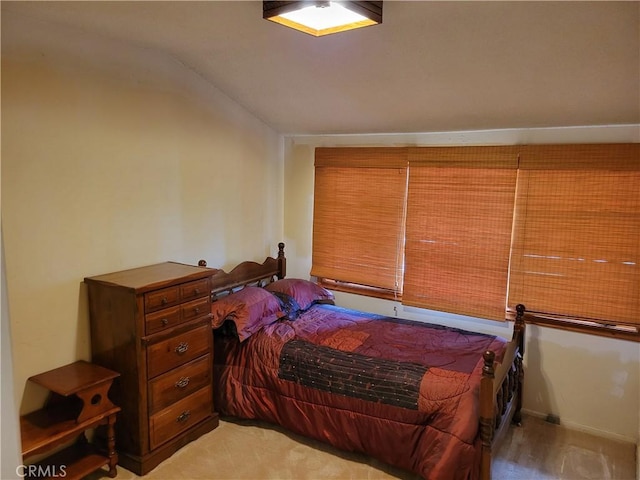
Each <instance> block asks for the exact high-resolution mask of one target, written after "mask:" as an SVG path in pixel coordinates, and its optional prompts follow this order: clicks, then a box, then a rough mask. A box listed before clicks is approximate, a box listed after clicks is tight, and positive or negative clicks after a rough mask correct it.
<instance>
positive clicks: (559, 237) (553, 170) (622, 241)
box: [311, 144, 640, 341]
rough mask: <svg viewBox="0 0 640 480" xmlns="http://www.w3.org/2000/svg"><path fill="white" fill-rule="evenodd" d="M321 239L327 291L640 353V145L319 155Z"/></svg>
mask: <svg viewBox="0 0 640 480" xmlns="http://www.w3.org/2000/svg"><path fill="white" fill-rule="evenodd" d="M407 165H408V167H407ZM313 227H314V232H313V267H312V272H311V273H312V275H315V276H317V277H319V278H320V280H321V282H322V283H324V284H325V285H327V286H329V287H330V288H334V289H339V290H346V291H357V292H358V293H365V294H368V295H373V296H378V297H383V298H396V299H402V302H403V303H404V304H406V305H412V306H418V307H422V308H429V309H435V310H442V311H447V312H452V313H458V314H463V315H471V316H476V317H480V318H490V319H496V320H503V319H504V318H505V313H506V314H507V316H508V314H509V311H510V308H509V306H511V307H514V306H515V305H516V304H518V303H522V304H524V305H526V307H527V318H528V320H529V321H533V322H536V323H541V324H545V325H550V326H555V327H561V328H565V329H569V330H577V331H588V332H593V333H597V334H600V335H610V336H616V337H621V338H627V339H631V340H635V341H640V315H639V313H638V312H640V144H588V145H530V146H503V147H416V148H318V149H316V186H315V203H314V223H313ZM507 301H508V302H507ZM505 310H506V312H505Z"/></svg>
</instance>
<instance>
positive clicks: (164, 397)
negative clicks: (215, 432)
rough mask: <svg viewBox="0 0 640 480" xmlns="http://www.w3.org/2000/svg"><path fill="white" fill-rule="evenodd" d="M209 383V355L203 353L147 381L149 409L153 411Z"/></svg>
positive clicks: (171, 403)
mask: <svg viewBox="0 0 640 480" xmlns="http://www.w3.org/2000/svg"><path fill="white" fill-rule="evenodd" d="M210 384H211V355H205V356H204V357H200V358H198V359H196V360H193V361H192V362H189V363H187V364H185V365H183V366H181V367H178V368H175V369H173V370H171V371H170V372H167V373H165V374H164V375H160V376H159V377H157V378H154V379H153V380H151V381H150V382H149V410H150V412H151V413H155V412H157V411H159V410H162V409H163V408H165V407H168V406H169V405H173V404H174V403H176V402H177V401H178V400H180V399H182V398H184V397H186V396H187V395H190V394H191V393H193V392H195V391H196V390H199V389H200V388H202V387H205V386H207V385H210Z"/></svg>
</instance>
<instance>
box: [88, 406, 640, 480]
mask: <svg viewBox="0 0 640 480" xmlns="http://www.w3.org/2000/svg"><path fill="white" fill-rule="evenodd" d="M635 472H636V467H635V445H633V444H632V443H623V442H616V441H612V440H607V439H602V438H600V437H595V436H593V435H588V434H585V433H580V432H573V431H570V430H567V429H565V428H563V427H559V426H556V425H551V424H548V423H546V422H543V421H542V420H540V419H537V418H532V417H525V421H524V425H523V427H514V428H511V429H510V430H509V435H508V436H507V437H506V438H505V441H504V443H503V445H502V447H501V449H500V451H499V452H498V454H497V455H495V459H494V465H493V478H494V479H496V480H552V479H553V480H555V479H559V480H579V479H590V480H635ZM105 473H106V472H105ZM89 478H90V480H97V479H99V478H102V479H104V478H107V477H106V475H105V474H95V475H92V476H90V477H89ZM117 478H118V479H121V480H130V479H137V478H140V477H138V476H137V475H135V474H133V473H131V472H130V471H128V470H125V469H124V468H122V467H120V466H119V467H118V477H117ZM143 478H145V479H148V480H196V479H202V480H214V479H215V480H226V479H229V480H232V479H233V480H236V479H237V480H243V479H246V480H260V479H274V480H275V479H277V480H294V479H295V480H298V479H300V480H304V479H309V480H313V479H340V480H346V479H354V480H360V479H362V480H364V479H404V480H415V479H417V478H418V477H417V476H415V475H412V474H410V473H407V472H404V471H401V470H398V469H394V468H392V467H389V466H387V465H384V464H382V463H381V462H378V461H377V460H374V459H372V458H370V457H367V456H365V455H358V454H350V453H344V452H340V451H337V450H335V449H333V448H331V447H329V446H326V445H324V444H321V443H319V442H315V441H313V440H308V439H305V438H302V437H299V436H296V435H292V434H289V433H287V432H285V431H284V430H281V429H280V428H278V427H273V426H270V425H268V424H263V423H260V422H250V421H230V420H228V419H227V420H222V421H221V422H220V426H219V427H218V428H217V429H215V430H213V431H212V432H210V433H208V434H206V435H204V436H202V437H201V438H199V439H198V440H196V441H195V442H192V443H190V444H189V445H187V446H185V447H184V448H182V449H181V450H179V451H178V452H176V453H175V454H174V455H173V456H172V457H171V458H169V459H167V460H165V461H164V462H163V463H161V464H160V465H159V466H157V467H156V468H155V469H154V470H152V471H151V472H150V473H149V474H147V475H145V476H144V477H143Z"/></svg>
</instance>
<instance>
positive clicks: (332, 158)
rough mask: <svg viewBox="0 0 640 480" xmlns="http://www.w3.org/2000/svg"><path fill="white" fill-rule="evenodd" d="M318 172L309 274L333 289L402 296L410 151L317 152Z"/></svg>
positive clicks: (322, 149) (390, 149) (321, 149)
mask: <svg viewBox="0 0 640 480" xmlns="http://www.w3.org/2000/svg"><path fill="white" fill-rule="evenodd" d="M315 172H316V175H315V197H314V212H313V259H312V260H313V267H312V270H311V274H312V275H314V276H316V277H318V278H319V279H320V283H323V284H325V285H327V286H329V287H331V288H340V289H343V290H357V291H359V292H360V293H365V294H369V295H375V296H381V297H384V298H394V297H398V296H399V295H401V293H402V266H403V263H404V245H403V244H404V209H405V203H406V201H405V198H406V190H407V155H406V150H405V149H402V148H318V149H316V169H315Z"/></svg>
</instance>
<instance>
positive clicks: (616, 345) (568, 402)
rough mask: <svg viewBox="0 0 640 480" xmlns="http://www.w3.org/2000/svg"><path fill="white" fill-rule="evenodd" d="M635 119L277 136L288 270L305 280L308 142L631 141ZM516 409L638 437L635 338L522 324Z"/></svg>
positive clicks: (404, 310)
mask: <svg viewBox="0 0 640 480" xmlns="http://www.w3.org/2000/svg"><path fill="white" fill-rule="evenodd" d="M639 132H640V130H639V129H638V126H637V125H633V126H622V127H590V128H558V129H530V130H501V131H486V132H458V133H455V132H454V133H432V134H399V135H367V136H344V135H343V136H333V137H332V136H317V137H304V136H296V137H290V138H286V139H285V242H286V244H287V258H288V274H289V276H299V277H303V278H309V272H310V269H311V235H312V212H313V152H314V148H315V147H316V146H338V145H354V146H355V145H386V146H401V145H465V144H524V143H562V142H576V143H577V142H638V141H640V133H639ZM336 298H337V301H338V303H339V304H341V305H343V306H347V307H355V308H361V309H366V310H369V311H374V312H377V313H381V314H387V315H392V316H393V315H396V314H397V315H399V316H402V317H405V318H412V319H416V320H422V321H428V322H433V323H441V324H447V325H452V326H454V327H459V328H467V329H470V330H476V331H483V332H487V333H492V334H497V335H501V336H503V337H510V335H511V325H510V324H500V323H497V322H490V321H486V320H480V319H474V318H469V317H461V316H455V315H447V314H443V313H438V312H431V311H427V310H421V309H417V308H411V307H404V306H402V305H401V304H400V303H397V302H391V301H384V300H372V299H369V298H367V297H361V296H357V295H349V294H341V293H338V294H337V296H336ZM525 369H526V378H525V381H526V384H525V398H524V408H525V409H526V410H527V411H528V412H529V413H532V414H534V415H539V416H546V415H547V414H549V413H553V414H555V415H559V416H560V419H561V422H562V423H563V424H565V425H567V426H569V427H573V428H577V429H581V430H585V431H589V432H592V433H595V434H599V435H605V436H610V437H614V438H618V439H623V440H627V441H632V442H635V443H640V432H639V431H638V429H639V425H640V418H639V412H640V346H639V345H638V343H635V342H629V341H622V340H614V339H608V338H600V337H596V336H593V335H585V334H577V333H570V332H564V331H560V330H555V329H549V328H543V327H539V326H529V328H528V332H527V345H526V355H525Z"/></svg>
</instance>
